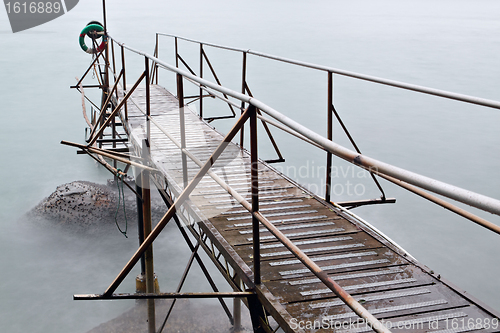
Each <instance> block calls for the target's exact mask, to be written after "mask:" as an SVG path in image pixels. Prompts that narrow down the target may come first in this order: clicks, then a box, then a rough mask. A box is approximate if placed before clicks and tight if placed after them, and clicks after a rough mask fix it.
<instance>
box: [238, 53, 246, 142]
mask: <svg viewBox="0 0 500 333" xmlns="http://www.w3.org/2000/svg"><path fill="white" fill-rule="evenodd" d="M242 67H243V69H242V73H241V93H242V94H243V95H245V92H246V88H247V53H246V52H243V66H242ZM244 109H245V102H244V101H241V110H242V111H241V112H243V110H244ZM244 129H245V127H242V128H241V132H240V147H241V148H243V142H244V140H245V131H244Z"/></svg>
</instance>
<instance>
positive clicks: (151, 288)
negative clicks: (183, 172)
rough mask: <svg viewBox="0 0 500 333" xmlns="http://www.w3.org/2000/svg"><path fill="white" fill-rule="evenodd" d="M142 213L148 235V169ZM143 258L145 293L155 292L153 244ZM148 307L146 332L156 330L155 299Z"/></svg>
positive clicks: (144, 176)
mask: <svg viewBox="0 0 500 333" xmlns="http://www.w3.org/2000/svg"><path fill="white" fill-rule="evenodd" d="M142 157H143V158H144V159H147V158H148V157H149V142H148V141H146V140H144V141H142ZM141 175H142V182H141V184H142V213H143V221H144V236H145V237H148V236H149V234H150V233H151V230H152V223H151V190H150V182H149V171H147V170H143V171H142V173H141ZM144 259H145V264H146V265H145V273H146V293H148V294H154V293H155V278H154V266H153V244H150V245H149V247H148V248H147V249H146V251H145V253H144ZM147 308H148V332H149V333H155V332H156V320H155V301H154V299H148V300H147Z"/></svg>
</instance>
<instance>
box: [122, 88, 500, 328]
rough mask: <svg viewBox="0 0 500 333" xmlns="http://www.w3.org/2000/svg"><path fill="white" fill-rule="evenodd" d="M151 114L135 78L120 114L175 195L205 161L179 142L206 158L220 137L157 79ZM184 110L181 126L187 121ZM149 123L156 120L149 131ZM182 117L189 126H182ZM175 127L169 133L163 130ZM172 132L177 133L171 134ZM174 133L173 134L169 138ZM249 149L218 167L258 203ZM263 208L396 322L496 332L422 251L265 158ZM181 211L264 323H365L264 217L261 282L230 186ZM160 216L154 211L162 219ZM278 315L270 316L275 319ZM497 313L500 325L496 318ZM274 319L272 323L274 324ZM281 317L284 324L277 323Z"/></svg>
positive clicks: (488, 312)
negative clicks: (253, 301)
mask: <svg viewBox="0 0 500 333" xmlns="http://www.w3.org/2000/svg"><path fill="white" fill-rule="evenodd" d="M149 89H150V114H151V121H149V124H148V122H147V121H146V117H145V110H146V98H145V94H146V89H145V87H139V88H137V89H136V90H135V92H134V93H133V95H132V97H131V99H129V100H128V101H127V113H128V114H127V119H125V113H124V110H123V109H122V111H121V112H122V113H121V118H122V122H123V126H124V129H125V131H126V132H127V134H128V136H129V141H130V143H131V144H132V147H130V149H131V151H132V152H133V153H134V154H136V155H140V156H143V155H142V153H141V152H142V149H143V140H144V139H145V138H146V137H147V135H148V134H147V132H148V131H149V133H150V134H149V137H150V139H149V154H150V156H149V158H148V161H149V164H150V166H151V167H152V168H154V169H156V170H158V172H156V173H153V174H152V178H153V179H154V183H155V185H156V186H157V187H158V190H159V191H160V192H161V193H162V194H163V195H164V196H165V198H166V200H167V201H168V202H170V203H172V202H174V201H175V199H176V198H177V197H178V196H179V195H180V193H181V192H182V190H183V189H184V187H185V185H186V184H187V183H186V180H187V182H189V181H190V180H191V179H192V177H194V176H195V174H196V173H197V172H198V171H199V169H200V167H199V165H198V164H197V163H195V162H194V161H192V159H190V158H189V157H185V158H186V160H185V162H184V165H185V166H186V167H187V170H183V167H182V166H183V154H182V152H181V150H180V149H179V147H178V146H177V144H176V143H175V142H174V141H177V143H180V142H181V141H183V140H182V137H181V134H182V133H181V132H185V143H184V144H183V146H184V147H185V148H186V150H189V152H190V153H191V154H192V155H194V156H195V157H196V158H197V159H198V160H200V161H202V162H205V161H206V160H207V158H209V157H210V156H211V154H212V153H213V151H214V150H215V148H216V147H217V146H218V145H219V144H220V143H221V142H222V140H223V138H224V137H223V135H222V134H221V133H219V132H218V131H216V130H215V129H214V128H213V127H212V126H210V124H209V123H207V122H205V121H203V120H202V119H200V117H199V116H198V115H197V114H195V113H194V112H193V111H192V110H191V109H190V108H189V107H184V108H182V109H179V101H178V99H177V98H176V96H174V95H173V94H171V93H170V92H169V91H167V90H166V89H165V88H163V87H161V86H159V85H150V86H149ZM182 118H184V119H183V121H184V124H185V125H184V126H181V125H180V124H181V122H182ZM148 127H149V129H148ZM182 127H184V128H182ZM166 133H168V135H167V134H166ZM169 136H170V137H169ZM172 138H173V139H174V141H173V140H172ZM250 169H251V162H250V154H249V152H248V151H246V150H245V149H242V148H240V146H239V145H238V144H236V143H229V145H228V146H227V147H226V149H225V150H224V152H223V153H222V155H221V156H220V158H219V159H218V160H217V162H216V163H215V164H214V165H213V166H212V168H211V170H212V171H213V172H214V173H215V174H216V175H217V176H219V177H220V178H221V179H223V180H224V181H225V182H226V183H227V184H228V185H229V186H231V188H233V189H234V190H237V191H238V193H240V194H241V195H242V196H243V197H245V198H246V199H247V200H248V201H251V176H250V172H251V170H250ZM258 178H259V211H260V212H261V214H262V215H264V216H265V217H266V218H268V219H269V221H271V222H272V223H273V224H274V225H275V226H276V227H277V228H278V229H279V230H280V231H281V232H282V233H283V234H284V235H285V236H286V237H288V238H289V239H290V240H292V241H293V243H294V244H295V245H296V246H298V247H299V248H300V249H301V250H302V251H303V252H304V253H306V254H307V255H308V256H309V257H310V258H311V259H312V260H314V262H315V263H316V264H317V265H319V267H321V269H322V270H323V271H325V272H326V273H327V274H328V276H329V277H331V278H332V279H333V280H334V281H336V282H337V283H338V284H339V285H340V286H341V287H342V288H343V289H344V290H345V291H347V292H348V293H349V294H350V295H352V296H353V297H354V298H355V299H356V300H357V301H358V302H359V303H361V304H362V305H363V306H364V307H365V308H366V309H367V310H368V311H369V312H370V313H371V314H373V315H374V316H375V317H376V318H377V319H379V320H381V321H382V322H385V323H386V324H387V325H390V329H391V331H404V332H410V331H411V332H443V333H444V332H446V333H448V332H449V333H452V332H453V333H455V332H457V333H458V332H468V331H480V332H500V328H499V325H498V319H495V318H496V317H497V316H498V315H497V314H496V313H495V312H494V311H493V310H492V309H490V308H488V307H487V306H485V305H483V304H481V303H480V302H479V301H477V300H475V299H474V298H472V297H470V296H469V295H468V294H467V293H466V292H463V291H461V290H459V289H458V288H456V287H454V286H453V285H452V284H450V283H449V282H447V281H446V280H444V279H443V277H441V276H439V275H437V274H436V273H434V272H433V271H432V270H430V269H428V268H427V267H426V266H424V265H423V264H421V263H420V262H418V261H417V260H415V259H414V258H413V257H411V255H409V254H408V253H406V252H405V251H404V250H403V249H401V248H400V247H398V246H397V245H396V244H394V243H392V242H391V241H390V240H389V239H387V238H385V237H384V236H383V235H382V234H380V233H378V232H377V231H376V230H374V229H373V228H372V227H371V226H370V225H368V224H365V223H364V222H363V221H362V220H360V219H357V218H356V216H354V215H352V214H350V213H349V212H348V211H346V210H343V209H340V208H339V207H338V206H335V205H333V204H332V203H330V202H326V201H325V200H323V199H322V198H319V197H317V196H316V195H314V194H313V193H310V192H309V191H307V190H306V189H305V188H304V187H302V186H300V185H299V184H297V183H296V182H294V181H293V180H291V179H289V178H288V177H286V176H285V175H283V174H281V173H280V172H278V171H277V170H276V169H274V168H273V167H272V166H271V165H269V164H267V163H265V162H264V161H261V160H259V165H258ZM189 199H190V200H189V201H188V202H186V203H185V204H183V207H179V208H178V209H177V215H178V217H179V219H180V220H181V221H182V223H183V224H184V226H185V228H186V230H189V231H190V232H191V233H192V235H193V236H194V238H195V239H198V240H201V244H200V246H201V247H202V248H203V249H204V250H205V251H206V252H207V253H208V255H209V257H210V258H211V259H212V260H213V262H214V263H215V265H216V266H217V267H218V268H219V270H220V271H221V272H222V273H223V274H224V276H225V277H226V279H227V280H228V282H229V283H230V285H231V286H232V287H233V289H234V290H235V291H245V290H252V291H255V293H256V295H257V298H258V300H259V302H260V304H262V306H263V308H264V311H263V317H262V318H260V320H261V323H262V327H266V328H265V329H264V331H267V330H268V331H269V332H271V331H272V330H271V327H272V326H273V324H272V323H275V324H277V325H279V327H280V328H281V329H282V330H283V331H284V332H332V331H334V330H335V331H337V332H368V331H372V329H371V328H370V327H368V326H366V325H364V324H360V323H358V317H357V315H356V314H355V313H354V312H353V311H352V310H351V309H350V308H349V307H348V306H347V305H345V304H344V303H343V302H342V300H340V299H339V298H338V297H337V296H336V295H335V294H334V293H333V292H332V291H331V290H330V289H328V288H326V287H325V285H324V284H323V283H322V282H321V281H320V280H319V279H318V278H316V277H315V275H314V274H313V273H312V272H311V271H310V270H309V269H307V268H306V267H305V266H304V264H302V263H301V262H300V261H299V260H298V259H296V257H295V256H294V254H293V253H292V252H290V250H288V249H287V248H286V247H285V246H284V245H283V244H282V243H281V242H279V241H278V240H277V239H276V237H275V236H274V235H273V234H272V233H270V232H269V230H268V229H266V228H264V227H263V226H262V228H261V230H260V250H261V279H262V280H261V283H260V284H257V285H256V284H254V276H253V263H254V260H253V259H254V258H253V249H252V216H251V214H250V213H249V212H248V211H247V210H246V209H245V208H243V207H242V206H241V205H240V204H239V203H238V202H237V201H236V200H235V199H234V197H233V196H232V195H230V194H228V193H227V191H226V190H224V189H223V188H222V187H221V186H220V185H219V184H218V183H217V182H215V181H214V180H213V179H212V178H211V177H210V176H209V175H205V176H204V177H203V179H202V180H201V181H200V183H199V185H198V186H196V188H195V189H194V191H193V192H192V193H191V195H190V197H189ZM154 222H155V221H154ZM271 317H272V318H271ZM495 320H496V323H497V325H496V326H495V325H494V322H495ZM266 325H267V326H266ZM274 326H276V325H274Z"/></svg>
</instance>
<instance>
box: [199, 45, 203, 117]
mask: <svg viewBox="0 0 500 333" xmlns="http://www.w3.org/2000/svg"><path fill="white" fill-rule="evenodd" d="M200 77H201V78H203V44H201V43H200ZM199 114H200V118H202V119H203V89H202V88H201V86H200V113H199Z"/></svg>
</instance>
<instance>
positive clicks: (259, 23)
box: [0, 0, 500, 332]
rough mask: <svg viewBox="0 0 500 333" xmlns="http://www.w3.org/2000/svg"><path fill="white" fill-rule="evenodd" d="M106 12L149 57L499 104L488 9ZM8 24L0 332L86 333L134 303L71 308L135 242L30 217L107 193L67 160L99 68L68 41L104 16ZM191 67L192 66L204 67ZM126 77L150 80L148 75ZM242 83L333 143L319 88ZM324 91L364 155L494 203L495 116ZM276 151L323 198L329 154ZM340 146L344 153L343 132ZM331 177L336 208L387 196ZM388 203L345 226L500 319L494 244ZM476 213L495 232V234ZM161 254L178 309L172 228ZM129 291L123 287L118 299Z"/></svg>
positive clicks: (313, 83)
mask: <svg viewBox="0 0 500 333" xmlns="http://www.w3.org/2000/svg"><path fill="white" fill-rule="evenodd" d="M107 7H108V26H109V31H110V33H111V34H112V35H113V36H115V37H116V38H118V39H119V40H121V41H124V42H125V43H127V44H129V45H131V46H133V47H136V48H138V49H142V50H146V51H147V52H149V53H152V50H153V46H154V33H155V32H157V31H161V32H167V33H174V34H178V35H182V36H186V37H190V38H194V39H199V40H205V41H208V42H213V43H218V44H225V45H233V46H236V47H241V48H247V49H248V48H250V49H253V50H258V51H262V52H266V53H271V54H276V55H281V56H285V57H289V58H295V59H299V60H303V61H308V62H313V63H318V64H323V65H328V66H332V67H337V68H342V69H347V70H352V71H356V72H360V73H366V74H370V75H375V76H380V77H385V78H389V79H394V80H399V81H405V82H409V83H414V84H420V85H425V86H430V87H434V88H439V89H443V90H450V91H454V92H458V93H463V94H468V95H475V96H478V97H483V98H489V99H494V100H500V89H499V87H500V68H499V66H498V57H499V55H500V2H499V1H495V0H479V1H456V0H454V1H446V0H442V1H427V0H418V1H413V0H408V1H396V0H393V1H391V0H380V1H369V0H364V1H362V0H359V1H350V2H348V3H347V2H345V1H325V0H312V1H308V2H305V1H279V0H272V1H269V0H268V1H261V0H258V1H247V2H235V1H227V0H226V1H213V2H208V1H199V0H198V1H191V0H189V1H182V2H166V1H159V0H157V1H153V0H146V1H108V3H107ZM0 16H1V17H0V49H1V51H0V73H1V74H0V75H1V79H0V92H1V93H0V97H1V99H0V102H1V103H0V108H1V110H2V130H1V131H0V153H1V156H2V157H1V158H2V163H1V166H0V168H1V169H0V171H1V174H2V175H3V177H2V181H3V182H2V186H1V192H0V230H1V231H2V232H1V233H0V253H1V261H0V265H1V273H2V274H1V276H2V278H1V279H0V328H1V330H2V331H3V332H21V331H22V332H25V331H31V332H68V331H71V332H86V331H88V330H89V329H91V328H93V327H95V326H97V325H98V324H99V323H102V322H105V321H107V320H110V319H112V318H114V317H115V316H117V315H119V314H120V313H122V312H123V311H125V310H126V309H128V308H130V307H131V306H132V305H133V302H132V303H130V302H121V301H115V302H91V301H86V302H85V301H73V300H72V295H73V294H78V293H100V292H102V291H104V289H105V288H106V287H107V286H108V285H109V283H110V282H111V281H112V280H113V278H114V277H115V276H116V274H117V273H118V272H119V270H120V269H121V267H123V265H124V264H125V263H126V261H127V260H128V259H129V258H130V256H131V255H132V253H133V252H134V250H135V249H136V246H137V244H136V243H137V241H136V239H135V238H134V237H130V238H128V239H125V238H124V237H123V236H122V235H121V234H120V233H119V232H118V231H116V232H112V233H106V234H103V235H93V236H84V235H78V234H72V233H68V232H65V231H62V230H59V229H57V228H51V227H43V228H40V227H37V226H35V225H33V223H30V221H27V220H26V218H25V217H24V214H25V213H26V212H27V211H28V210H30V209H31V208H32V207H33V206H35V205H36V204H37V203H38V202H39V201H41V200H42V199H43V198H44V197H46V196H48V195H49V194H50V193H51V192H52V191H54V190H55V188H56V186H57V185H60V184H62V183H67V182H70V181H73V180H88V181H95V182H102V183H103V182H105V181H106V179H107V178H109V174H107V173H106V172H105V171H103V170H102V169H99V168H97V167H96V166H95V164H94V162H92V161H91V160H90V159H89V158H87V157H84V156H80V155H79V156H77V155H76V154H75V151H74V150H73V149H72V148H68V147H64V146H61V145H60V144H59V141H60V140H62V139H64V140H68V141H75V142H83V139H84V130H83V129H84V126H85V123H84V121H83V118H82V116H81V104H80V96H79V95H78V93H76V92H75V91H71V90H70V89H69V86H70V85H72V84H74V83H75V79H74V77H75V76H79V75H82V73H83V71H84V70H85V69H86V67H87V66H88V65H89V63H90V61H91V59H90V58H89V56H88V55H87V54H85V53H83V52H82V51H81V50H80V49H79V47H78V43H77V38H78V37H77V36H78V34H79V32H80V30H81V29H82V28H83V27H84V26H85V25H86V24H87V22H89V21H90V20H95V19H98V20H100V19H101V4H100V1H97V0H82V1H80V3H79V4H78V6H77V7H75V9H73V10H72V11H71V12H69V13H68V14H66V15H64V16H62V17H60V18H58V19H56V20H54V21H52V22H49V23H47V24H45V25H42V26H39V27H36V28H34V29H31V30H28V31H25V32H21V33H16V34H12V33H11V32H10V26H9V24H8V21H7V15H6V14H5V12H4V11H2V10H0ZM161 45H162V47H161V49H160V54H161V55H162V58H164V59H165V60H167V61H170V62H172V53H173V43H172V41H171V40H168V39H164V40H163V39H162V41H161ZM181 47H182V48H183V49H182V50H185V51H184V52H187V51H189V50H190V49H193V48H190V47H189V46H188V45H184V44H182V45H181ZM193 50H196V49H195V48H194V49H193ZM207 52H210V53H209V55H211V60H212V61H213V63H214V67H216V69H218V72H219V75H220V77H221V80H222V82H223V83H224V84H227V85H229V86H230V87H232V88H234V89H235V90H239V89H240V88H239V81H238V77H239V75H240V73H241V68H240V67H241V59H240V58H239V57H237V56H235V55H228V54H226V53H222V52H217V51H215V50H209V51H207ZM186 58H189V56H188V55H186ZM128 59H130V61H134V60H133V59H134V58H133V57H132V56H130V57H129V58H128ZM191 59H193V60H192V61H194V62H193V63H194V64H197V62H196V60H194V59H196V57H191ZM135 60H136V61H137V62H138V66H142V63H143V62H142V60H141V59H139V58H135ZM196 67H197V66H196ZM138 70H140V67H138ZM160 75H162V76H161V77H160V80H163V81H162V82H161V83H162V84H164V85H166V86H168V87H172V84H173V81H171V80H170V81H168V78H170V76H168V75H166V74H160ZM131 77H133V75H132V76H131ZM248 80H249V85H250V87H251V89H252V92H253V93H254V95H256V96H258V97H259V99H260V100H262V101H264V102H266V103H267V104H269V105H271V106H273V107H274V108H276V109H277V110H280V111H281V112H283V113H285V114H287V115H289V116H290V117H292V118H293V119H296V120H298V121H300V122H301V123H302V124H304V125H306V126H307V127H309V128H312V129H314V130H316V131H318V132H320V133H323V134H324V133H325V131H326V125H325V119H326V74H324V73H319V72H314V71H310V70H304V69H298V68H292V67H290V66H285V65H282V64H276V63H273V62H271V61H265V60H262V59H257V58H251V59H249V74H248ZM334 83H335V106H336V108H337V110H338V111H339V112H340V114H341V115H342V116H343V119H344V122H345V123H346V124H347V126H348V127H349V129H350V131H351V133H352V135H353V137H354V138H355V139H356V141H357V143H358V145H359V146H360V148H361V149H362V151H363V153H365V154H366V155H368V156H372V157H375V158H377V159H380V160H383V161H385V162H389V163H392V164H395V165H397V166H400V167H403V168H407V169H409V170H412V171H415V172H418V173H421V174H424V175H426V176H430V177H433V178H437V179H440V180H443V181H446V182H449V183H451V184H454V185H457V186H460V187H463V188H466V189H469V190H473V191H476V192H479V193H482V194H485V195H488V196H491V197H493V198H500V177H499V174H498V170H499V169H500V156H499V154H498V153H499V151H498V147H499V146H500V135H499V134H498V124H500V114H499V112H498V110H494V109H487V108H483V107H479V106H472V105H466V104H463V103H459V102H454V101H447V100H442V99H438V98H436V97H430V96H424V95H420V94H416V93H411V92H407V91H399V90H396V89H393V88H389V87H380V86H377V85H374V84H371V83H366V82H359V81H356V80H353V79H349V78H343V77H339V76H335V82H334ZM214 112H215V111H214ZM223 112H224V111H223ZM215 125H216V126H217V127H218V128H221V129H224V128H227V127H228V126H229V124H228V122H226V123H220V125H219V124H218V123H216V124H215ZM275 132H276V131H275ZM276 137H277V140H278V143H279V144H280V148H281V149H282V152H283V154H284V156H285V158H286V159H287V162H286V163H285V164H283V165H282V166H280V168H282V170H284V171H287V172H288V173H289V174H290V175H291V176H292V177H293V176H295V177H296V178H297V179H299V180H300V181H302V182H304V183H305V184H306V185H307V186H308V187H309V188H310V189H311V190H313V191H317V192H318V193H320V194H321V190H320V188H322V187H321V181H322V179H321V177H318V172H317V167H318V166H319V165H322V163H324V159H325V157H324V153H322V152H320V151H314V150H311V149H310V148H308V147H307V146H305V145H303V144H301V143H299V142H296V141H293V140H291V139H289V138H288V137H286V136H285V135H282V134H281V133H277V134H276ZM334 139H335V141H336V142H338V143H340V144H342V145H345V146H348V141H347V140H346V139H345V136H344V135H343V134H342V133H341V130H340V129H339V128H338V127H336V128H335V134H334ZM260 149H261V155H262V156H263V157H264V158H266V157H270V158H272V157H274V156H273V152H272V150H271V149H270V148H269V147H268V145H265V144H262V145H261V147H260ZM335 166H336V168H337V170H339V174H338V177H335V178H334V181H335V184H340V185H339V186H338V187H337V190H338V191H337V196H336V197H335V200H354V199H366V198H373V197H376V196H379V194H378V193H377V191H376V189H375V187H374V186H373V185H372V184H371V183H370V182H369V180H367V179H365V178H364V176H363V175H362V174H358V173H357V171H356V172H355V173H354V174H353V173H352V171H353V170H351V169H348V168H349V166H348V165H346V164H343V163H341V162H338V161H335ZM301 167H302V169H301ZM300 170H302V173H301V172H300ZM313 170H315V172H314V173H313ZM343 173H344V174H343ZM348 181H349V182H350V183H351V184H353V185H359V186H358V190H359V191H358V192H361V190H363V193H362V195H360V196H356V195H352V193H351V195H349V194H348V193H347V186H344V185H346V184H347V182H348ZM383 185H384V188H385V190H386V193H387V196H389V197H396V198H397V201H398V202H397V204H395V205H387V206H378V207H368V208H361V209H357V210H356V211H355V212H356V213H357V214H358V215H360V216H361V217H363V218H364V219H366V220H367V221H369V222H370V223H372V224H373V225H375V226H376V227H377V228H379V229H380V230H382V231H383V232H384V233H386V234H387V235H388V236H389V237H391V238H392V239H394V240H395V241H396V242H397V243H399V244H400V245H401V246H403V247H404V248H405V249H406V250H407V251H408V252H410V253H411V254H412V255H413V256H415V257H416V258H417V259H418V260H420V261H421V262H423V263H424V264H426V265H427V266H429V267H431V268H432V269H433V270H434V271H436V272H438V273H440V274H441V275H442V276H444V277H445V278H447V279H448V280H450V281H452V282H453V283H455V284H456V285H458V286H459V287H460V288H462V289H464V290H466V291H467V292H468V293H470V294H472V295H474V296H476V297H478V298H479V299H481V300H482V301H484V302H485V303H487V304H489V305H490V306H492V307H494V308H496V309H497V310H500V290H499V288H498V283H497V281H498V278H497V277H498V275H499V273H500V269H499V267H500V265H499V261H498V255H497V254H498V253H499V251H500V239H499V236H498V235H494V234H492V233H491V232H489V231H487V230H484V229H482V228H480V227H479V226H476V225H474V224H473V223H471V222H469V221H467V220H465V219H463V218H460V217H457V216H455V215H453V214H452V213H449V212H447V211H445V210H443V209H442V208H439V207H436V206H434V205H432V204H430V203H428V202H425V201H424V200H423V199H420V198H418V197H416V196H414V195H412V194H409V193H406V192H405V191H404V190H401V189H399V188H397V187H395V186H393V185H391V184H387V183H386V182H383ZM342 186H344V187H342ZM342 189H344V191H342V192H341V190H342ZM472 211H473V212H474V213H476V214H478V215H480V216H482V217H485V218H487V219H489V220H490V221H492V222H494V223H496V224H500V219H499V218H498V217H497V216H493V215H491V214H488V213H483V212H476V211H475V210H472ZM169 234H172V235H174V236H175V237H168V235H169ZM162 237H163V241H162V240H160V243H158V245H156V247H155V253H156V255H157V258H158V260H157V265H156V271H157V273H158V275H159V278H160V285H161V288H162V290H164V291H171V290H174V289H175V286H176V284H177V281H178V279H179V277H180V274H181V271H182V270H183V268H184V265H185V262H186V261H187V258H188V256H189V253H187V252H186V246H185V245H184V244H183V242H182V241H181V240H180V239H179V236H178V234H176V233H175V230H174V229H173V228H171V229H168V230H167V232H166V234H165V235H164V236H162ZM134 274H135V273H134ZM199 275H200V274H199V272H197V271H195V272H194V274H193V275H192V276H191V279H190V280H189V281H188V283H187V284H186V286H185V289H184V290H186V291H199V290H208V289H206V286H204V285H203V281H204V280H203V278H201V277H199ZM219 281H221V279H219ZM204 288H205V289H204ZM133 289H134V282H133V276H132V277H131V278H129V279H127V280H126V281H125V282H124V283H123V287H121V288H120V289H119V291H123V292H132V291H133ZM221 318H223V317H222V315H221Z"/></svg>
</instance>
